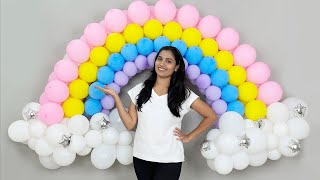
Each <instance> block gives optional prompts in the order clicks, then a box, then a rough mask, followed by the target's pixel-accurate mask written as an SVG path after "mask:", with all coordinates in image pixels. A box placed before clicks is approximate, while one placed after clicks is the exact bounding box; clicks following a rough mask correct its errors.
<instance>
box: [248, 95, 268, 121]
mask: <svg viewBox="0 0 320 180" xmlns="http://www.w3.org/2000/svg"><path fill="white" fill-rule="evenodd" d="M244 113H245V116H246V117H247V118H249V119H252V120H254V121H256V120H258V119H261V118H264V117H265V115H266V113H267V107H266V105H265V104H264V103H263V102H262V101H259V100H252V101H249V102H248V103H247V104H246V105H245V112H244Z"/></svg>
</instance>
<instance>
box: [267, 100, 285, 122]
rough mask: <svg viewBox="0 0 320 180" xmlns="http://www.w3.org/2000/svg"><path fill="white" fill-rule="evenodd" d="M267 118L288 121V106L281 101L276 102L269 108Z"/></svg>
mask: <svg viewBox="0 0 320 180" xmlns="http://www.w3.org/2000/svg"><path fill="white" fill-rule="evenodd" d="M267 118H268V119H269V120H271V121H272V122H274V123H276V122H280V121H283V122H286V121H288V119H289V110H288V108H287V106H286V105H285V104H283V103H281V102H275V103H272V104H270V105H269V106H268V108H267Z"/></svg>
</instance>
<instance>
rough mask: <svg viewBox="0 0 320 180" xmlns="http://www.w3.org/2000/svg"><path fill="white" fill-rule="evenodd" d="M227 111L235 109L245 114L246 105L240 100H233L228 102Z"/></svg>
mask: <svg viewBox="0 0 320 180" xmlns="http://www.w3.org/2000/svg"><path fill="white" fill-rule="evenodd" d="M227 111H235V112H237V113H239V114H240V115H241V116H243V115H244V105H243V104H242V102H240V101H232V102H230V103H229V104H228V108H227Z"/></svg>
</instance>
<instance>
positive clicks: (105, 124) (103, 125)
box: [98, 117, 110, 130]
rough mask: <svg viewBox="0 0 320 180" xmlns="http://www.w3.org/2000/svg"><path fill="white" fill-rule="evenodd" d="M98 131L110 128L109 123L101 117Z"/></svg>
mask: <svg viewBox="0 0 320 180" xmlns="http://www.w3.org/2000/svg"><path fill="white" fill-rule="evenodd" d="M98 122H99V123H100V129H102V130H103V129H107V128H108V127H109V126H110V121H108V120H107V119H106V118H104V117H102V118H101V120H100V121H98Z"/></svg>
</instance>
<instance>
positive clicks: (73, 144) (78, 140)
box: [68, 134, 87, 153]
mask: <svg viewBox="0 0 320 180" xmlns="http://www.w3.org/2000/svg"><path fill="white" fill-rule="evenodd" d="M86 145H87V143H86V141H85V140H84V137H83V136H81V135H76V134H74V135H72V136H71V140H70V145H69V147H68V148H69V150H70V151H71V152H74V153H78V152H81V151H82V150H83V149H84V148H85V147H86Z"/></svg>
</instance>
